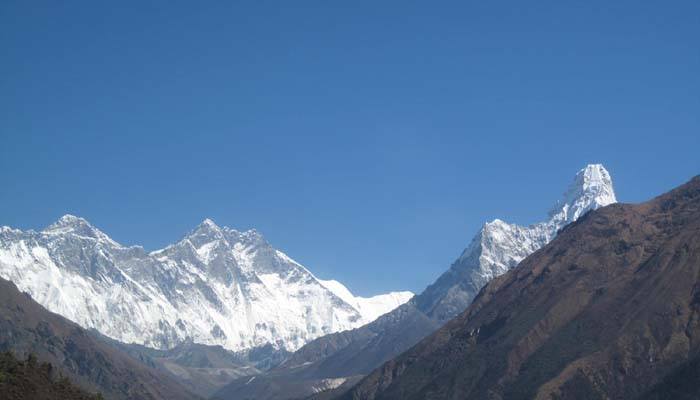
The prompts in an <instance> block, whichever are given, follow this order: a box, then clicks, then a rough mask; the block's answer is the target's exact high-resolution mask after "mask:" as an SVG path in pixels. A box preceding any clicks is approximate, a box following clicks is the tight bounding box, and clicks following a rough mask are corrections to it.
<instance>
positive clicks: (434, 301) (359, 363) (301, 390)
mask: <svg viewBox="0 0 700 400" xmlns="http://www.w3.org/2000/svg"><path fill="white" fill-rule="evenodd" d="M615 201H616V199H615V193H614V190H613V186H612V180H611V178H610V174H609V173H608V171H606V170H605V168H604V167H603V166H602V165H600V164H592V165H588V166H586V167H585V168H583V169H582V170H580V171H579V172H578V173H577V174H576V176H575V178H574V180H573V182H572V183H571V185H570V186H569V187H568V189H567V190H566V191H565V193H564V196H563V198H562V199H561V200H560V201H559V202H558V203H557V204H556V205H555V206H554V207H553V208H552V211H550V213H549V215H548V219H547V220H546V221H544V222H541V223H538V224H534V225H531V226H519V225H515V224H508V223H505V222H503V221H501V220H498V219H497V220H494V221H492V222H490V223H487V224H485V225H484V226H483V227H482V229H481V230H480V231H479V232H478V234H477V235H476V236H475V237H474V239H473V240H472V241H471V243H470V244H469V246H468V247H467V248H466V249H465V250H464V251H463V252H462V254H461V256H460V257H459V258H458V259H457V260H456V261H455V262H454V263H453V265H452V266H451V267H450V269H449V270H448V271H446V272H445V273H444V274H443V275H442V276H440V278H439V279H438V280H437V281H436V282H435V283H434V284H432V285H430V286H429V287H428V288H427V289H426V290H425V291H423V293H421V294H420V295H418V296H416V297H414V298H413V299H411V300H410V301H409V302H408V303H406V304H404V305H402V306H401V307H398V308H397V309H395V310H394V311H392V312H390V313H388V314H385V315H383V316H381V317H380V318H378V319H377V320H376V321H374V322H372V323H370V324H367V325H365V326H363V327H361V328H358V329H354V330H351V331H346V332H340V333H335V334H331V335H327V336H324V337H322V338H319V339H316V340H314V341H312V342H311V343H309V344H307V345H306V346H304V347H302V348H301V349H299V350H298V351H297V352H296V353H294V354H293V355H292V356H291V357H290V358H289V359H288V360H287V361H286V362H285V363H284V364H282V365H281V366H279V367H277V368H275V369H273V370H271V371H269V372H266V373H264V374H261V375H260V376H257V377H256V378H255V379H254V380H249V378H248V379H238V380H236V381H234V382H232V383H231V384H230V385H228V386H227V387H225V388H224V389H222V390H221V391H220V392H219V393H218V395H219V396H220V397H221V398H224V399H227V398H251V399H252V398H254V399H261V400H262V399H292V398H298V397H302V396H308V395H311V394H312V393H313V392H314V390H313V389H314V388H317V387H319V385H320V384H321V381H323V380H325V379H340V378H343V379H347V381H345V382H344V384H343V387H347V386H348V385H349V384H351V383H353V382H355V381H356V380H357V379H358V378H359V377H360V376H362V375H364V374H367V373H369V372H370V371H371V370H373V369H374V368H376V367H377V366H379V365H381V364H382V363H383V362H385V361H387V360H389V359H391V358H392V357H395V356H397V355H399V354H400V353H401V352H403V351H405V350H407V349H408V348H410V347H411V346H413V345H415V344H416V343H417V342H418V341H419V340H421V339H422V338H424V337H425V336H427V335H428V334H430V333H432V332H434V331H435V330H436V329H437V328H439V327H440V326H441V325H442V324H444V323H445V322H446V321H448V320H449V319H451V318H453V317H454V316H456V315H458V314H459V313H460V312H462V311H464V309H466V307H467V306H468V305H469V304H470V303H471V301H472V299H473V298H474V296H476V294H477V293H478V291H479V289H481V288H482V287H483V286H484V285H485V284H486V283H487V282H488V281H490V280H491V279H493V278H495V277H497V276H500V275H502V274H503V273H505V272H507V271H508V270H510V269H512V268H514V267H515V266H516V265H518V263H519V262H520V261H521V260H523V259H524V258H525V257H527V256H528V255H530V254H531V253H533V252H534V251H536V250H537V249H539V248H540V247H542V246H543V245H545V244H546V243H548V242H549V241H550V240H551V239H552V238H554V237H555V236H556V235H557V232H558V231H559V230H560V229H562V228H563V227H564V226H565V225H566V224H568V223H570V222H572V221H575V220H576V219H577V218H579V217H580V216H582V215H584V214H585V213H587V212H588V211H590V210H594V209H597V208H599V207H602V206H605V205H608V204H611V203H614V202H615Z"/></svg>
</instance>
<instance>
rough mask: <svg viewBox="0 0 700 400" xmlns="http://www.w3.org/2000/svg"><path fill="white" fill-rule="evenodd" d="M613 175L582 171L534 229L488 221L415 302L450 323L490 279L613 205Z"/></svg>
mask: <svg viewBox="0 0 700 400" xmlns="http://www.w3.org/2000/svg"><path fill="white" fill-rule="evenodd" d="M616 201H617V200H616V199H615V192H614V190H613V185H612V179H611V178H610V174H609V173H608V171H607V170H606V169H605V167H603V166H602V165H601V164H589V165H587V166H586V167H585V168H583V169H581V170H580V171H578V173H577V174H576V176H575V177H574V180H573V182H572V183H571V184H570V185H569V187H568V189H567V190H566V192H564V196H563V198H562V200H560V201H559V202H558V203H557V204H556V206H555V207H554V208H553V209H552V211H550V213H549V218H548V219H547V220H546V221H543V222H540V223H537V224H533V225H530V226H521V225H516V224H510V223H507V222H504V221H502V220H500V219H494V220H493V221H491V222H487V223H485V224H484V226H483V227H482V228H481V230H480V231H479V233H478V234H477V235H476V236H475V237H474V238H473V239H472V241H471V243H470V244H469V246H468V247H467V248H466V249H465V250H464V251H463V252H462V254H461V256H460V257H459V258H458V259H457V261H456V262H455V263H454V264H453V265H452V267H451V268H450V270H449V271H448V272H446V273H445V274H443V275H442V276H441V277H440V278H439V279H438V281H437V282H436V283H435V284H434V285H431V286H430V287H428V289H426V291H425V292H423V293H422V294H421V295H420V296H418V297H417V298H416V300H415V301H416V302H417V303H418V304H420V305H421V307H422V308H423V309H424V310H425V311H427V312H428V313H429V314H430V315H432V316H434V317H436V318H438V319H439V320H442V321H446V320H448V319H450V318H452V317H454V316H455V315H457V314H458V313H459V312H461V311H463V310H464V309H465V308H466V307H467V306H468V305H469V303H471V301H472V299H473V298H474V296H475V295H476V294H477V293H478V292H479V290H480V289H481V288H482V287H483V286H484V285H485V284H486V283H488V282H489V281H490V280H491V279H493V278H495V277H497V276H499V275H502V274H504V273H506V272H507V271H508V270H509V269H511V268H514V267H515V266H517V265H518V263H520V261H522V260H523V259H524V258H525V257H527V256H528V255H530V254H532V253H533V252H535V251H536V250H537V249H539V248H541V247H542V246H544V245H545V244H547V243H548V242H549V241H550V240H552V239H553V238H554V237H555V236H556V235H557V233H558V232H559V230H561V228H563V227H564V226H565V225H567V224H569V223H571V222H573V221H575V220H576V219H578V218H579V217H581V216H582V215H584V214H585V213H586V212H588V211H590V210H594V209H597V208H600V207H603V206H606V205H608V204H611V203H615V202H616Z"/></svg>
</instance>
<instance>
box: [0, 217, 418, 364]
mask: <svg viewBox="0 0 700 400" xmlns="http://www.w3.org/2000/svg"><path fill="white" fill-rule="evenodd" d="M0 276H1V277H3V278H5V279H8V280H11V281H12V282H14V283H15V284H16V285H17V286H18V287H19V289H20V290H22V291H25V292H27V293H29V294H30V295H31V296H32V298H34V299H35V300H36V301H37V302H39V303H40V304H42V305H43V306H44V307H46V308H47V309H49V310H50V311H53V312H55V313H58V314H60V315H62V316H64V317H66V318H68V319H70V320H72V321H75V322H76V323H78V324H79V325H81V326H83V327H85V328H94V329H96V330H97V331H99V332H101V333H102V334H104V335H106V336H109V337H111V338H113V339H116V340H119V341H121V342H125V343H137V344H143V345H146V346H149V347H154V348H159V349H164V348H171V347H173V346H176V345H177V344H180V343H183V342H189V341H192V342H195V343H201V344H209V345H221V346H223V347H225V348H227V349H229V350H233V351H240V350H247V349H253V348H256V347H260V346H266V345H272V347H273V348H274V349H279V350H285V351H294V350H296V349H297V348H299V347H300V346H302V345H304V344H305V343H307V342H308V341H310V340H312V339H315V338H317V337H319V336H322V335H326V334H329V333H333V332H338V331H343V330H347V329H351V328H355V327H358V326H361V325H364V324H366V323H368V322H371V321H372V320H374V319H376V318H377V317H378V316H380V315H382V314H384V313H386V312H389V311H391V310H392V309H394V308H396V307H397V306H399V305H401V304H403V303H405V302H406V301H408V300H409V299H410V298H411V297H412V296H413V294H412V293H410V292H395V293H389V294H386V295H379V296H375V297H372V298H362V297H356V296H354V295H352V293H351V292H350V291H349V290H348V289H347V288H346V287H345V286H343V285H342V284H341V283H339V282H337V281H323V280H320V279H317V278H316V277H315V276H314V275H313V274H312V273H311V272H309V271H308V270H307V269H306V268H305V267H303V266H302V265H301V264H299V263H297V262H296V261H294V260H293V259H291V258H290V257H288V256H287V255H286V254H284V253H283V252H281V251H279V250H277V249H275V248H273V247H272V246H271V245H270V244H269V243H268V242H267V241H266V240H265V239H264V238H263V236H262V235H261V234H260V233H258V232H257V231H255V230H249V231H245V232H239V231H237V230H235V229H230V228H227V227H219V226H217V225H216V224H215V223H214V222H213V221H211V220H209V219H206V220H204V221H203V222H202V223H201V224H200V225H199V226H198V227H197V228H195V229H194V230H193V231H192V232H190V233H189V234H188V235H186V236H185V237H184V238H183V239H182V240H180V241H179V242H177V243H175V244H172V245H170V246H168V247H166V248H164V249H162V250H157V251H153V252H151V253H147V252H146V251H145V250H144V249H143V248H142V247H140V246H129V247H127V246H122V245H120V244H119V243H117V242H115V241H114V240H112V239H111V238H109V237H108V236H107V235H106V234H104V233H103V232H101V231H100V230H98V229H97V228H95V227H94V226H92V225H91V224H90V223H88V222H87V221H86V220H84V219H82V218H79V217H75V216H72V215H65V216H63V217H62V218H60V219H59V220H58V221H57V222H56V223H54V224H52V225H50V226H49V227H47V228H46V229H44V230H42V231H40V232H36V231H33V230H28V231H21V230H18V229H12V228H9V227H2V228H0Z"/></svg>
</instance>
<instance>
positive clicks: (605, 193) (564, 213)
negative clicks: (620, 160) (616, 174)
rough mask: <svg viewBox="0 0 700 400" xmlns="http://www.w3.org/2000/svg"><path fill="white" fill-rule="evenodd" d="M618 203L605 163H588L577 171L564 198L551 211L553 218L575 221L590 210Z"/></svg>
mask: <svg viewBox="0 0 700 400" xmlns="http://www.w3.org/2000/svg"><path fill="white" fill-rule="evenodd" d="M612 203H617V198H616V197H615V190H614V189H613V183H612V178H611V177H610V173H609V172H608V170H607V169H605V167H604V166H603V164H588V165H587V166H586V167H584V168H582V169H581V170H579V171H578V172H577V173H576V176H575V177H574V180H573V182H572V183H571V184H570V185H569V188H568V189H567V190H566V192H564V196H563V198H562V199H561V200H560V201H559V202H558V203H557V204H556V206H554V208H553V209H552V211H550V217H551V218H552V219H557V220H561V221H562V222H564V223H569V222H572V221H575V220H576V219H578V217H580V216H581V215H583V214H585V213H586V212H588V211H590V210H594V209H596V208H600V207H604V206H607V205H608V204H612Z"/></svg>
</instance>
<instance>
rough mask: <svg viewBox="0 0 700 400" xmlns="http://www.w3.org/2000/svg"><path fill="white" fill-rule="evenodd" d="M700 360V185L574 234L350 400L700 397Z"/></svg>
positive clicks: (590, 218) (587, 222)
mask: <svg viewBox="0 0 700 400" xmlns="http://www.w3.org/2000/svg"><path fill="white" fill-rule="evenodd" d="M699 357H700V177H696V178H694V179H693V180H691V181H690V182H688V183H687V184H685V185H683V186H681V187H679V188H677V189H675V190H673V191H671V192H669V193H667V194H665V195H662V196H660V197H657V198H655V199H653V200H651V201H649V202H647V203H643V204H640V205H619V204H617V205H611V206H608V207H605V208H602V209H600V210H597V211H594V212H591V213H589V214H588V215H586V216H585V217H583V218H581V219H580V220H579V221H578V222H576V223H573V224H571V225H569V226H568V227H566V228H565V229H564V230H563V231H562V232H561V233H560V234H559V235H558V236H557V238H556V239H555V240H554V241H552V242H551V243H550V244H549V245H547V246H546V247H544V248H543V249H541V250H540V251H538V252H536V253H534V254H533V255H531V256H530V257H528V258H526V259H525V260H524V261H523V262H522V263H521V264H520V265H519V266H518V268H516V269H514V270H512V271H510V272H508V273H507V274H505V275H503V276H501V277H500V278H497V279H495V280H494V281H492V282H491V283H490V284H488V285H487V286H486V287H485V288H484V289H483V290H482V291H481V292H480V294H479V296H478V297H477V298H476V299H475V300H474V303H473V304H472V305H471V306H470V307H469V308H468V309H467V310H466V311H465V312H464V313H462V314H461V315H460V316H458V317H457V318H455V319H454V320H452V321H450V322H449V323H448V324H447V325H446V326H445V327H444V328H442V329H440V330H439V331H438V332H436V333H435V334H433V335H431V336H429V337H428V338H426V339H425V340H423V341H421V342H420V343H419V344H418V345H416V346H415V347H413V348H412V349H411V350H409V351H408V352H406V353H404V354H402V355H401V356H399V357H397V358H396V359H394V360H391V361H389V362H387V363H385V364H384V365H383V366H382V367H380V368H379V369H377V370H375V371H374V372H373V373H371V374H370V375H369V376H368V377H366V378H365V379H364V380H362V381H361V382H360V383H359V384H358V385H357V386H356V387H355V388H353V389H352V390H351V391H350V392H348V393H346V394H345V398H348V399H349V398H352V399H531V398H538V399H622V398H624V399H633V398H641V397H644V398H649V399H651V398H654V399H661V398H676V397H673V396H672V397H668V393H667V392H668V390H670V388H674V389H679V390H682V391H683V393H681V394H679V395H678V396H677V397H678V398H698V394H700V393H699V392H700V390H699V389H698V385H697V384H688V382H687V380H688V379H692V378H688V377H698V367H697V364H698V362H697V360H698V358H699ZM693 390H694V391H695V392H693ZM681 396H687V397H681Z"/></svg>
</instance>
